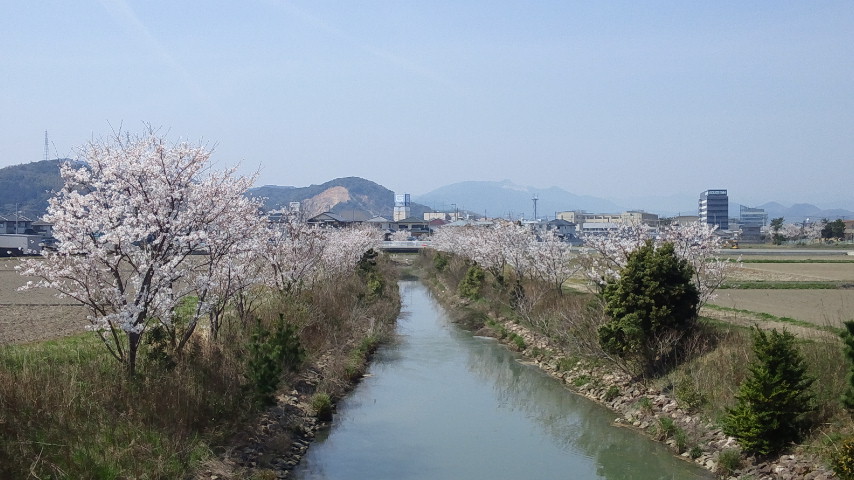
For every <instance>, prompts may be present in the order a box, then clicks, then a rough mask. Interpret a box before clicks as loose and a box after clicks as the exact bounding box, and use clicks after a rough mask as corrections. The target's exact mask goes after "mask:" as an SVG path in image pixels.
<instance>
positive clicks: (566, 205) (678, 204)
mask: <svg viewBox="0 0 854 480" xmlns="http://www.w3.org/2000/svg"><path fill="white" fill-rule="evenodd" d="M65 161H69V159H53V160H41V161H36V162H30V163H24V164H19V165H12V166H9V167H3V168H0V215H7V216H8V215H14V213H15V208H16V206H17V209H18V211H19V212H20V213H21V214H22V215H25V216H28V217H31V218H38V217H41V216H42V215H43V214H44V213H45V211H46V208H47V201H48V199H49V198H50V197H51V196H52V195H53V192H55V191H57V190H59V189H60V188H61V187H62V179H61V178H60V176H59V165H60V164H61V163H62V162H65ZM394 193H395V192H392V191H391V190H389V189H388V188H386V187H384V186H382V185H379V184H377V183H375V182H372V181H370V180H367V179H364V178H361V177H354V176H350V177H339V178H335V179H332V180H329V181H327V182H325V183H322V184H319V185H314V184H313V185H309V186H306V187H297V186H280V185H269V184H268V185H262V186H258V187H253V188H251V189H250V190H249V192H248V194H249V195H251V196H253V197H256V198H262V199H264V208H265V209H266V210H272V209H279V208H283V207H286V206H287V205H288V204H289V203H290V202H293V201H298V202H301V203H302V204H303V213H304V214H305V215H306V216H309V217H310V216H313V215H316V214H318V213H322V212H323V211H331V212H333V213H336V214H338V215H340V216H342V217H344V218H348V219H353V220H365V219H367V218H370V217H373V216H383V217H386V218H389V219H390V218H391V217H392V214H393V205H394ZM397 193H404V192H397ZM534 195H536V196H537V198H538V200H537V216H538V217H539V218H554V214H555V213H556V212H560V211H567V210H585V211H588V212H591V213H619V212H622V211H626V210H645V211H648V212H651V213H658V214H660V215H663V216H671V215H675V214H677V213H683V214H686V213H687V214H690V215H696V212H697V203H696V202H697V201H696V200H694V199H692V198H691V197H690V196H689V195H685V194H670V195H666V196H659V197H653V196H647V197H635V198H633V199H623V200H615V199H609V198H599V197H594V196H591V195H576V194H573V193H571V192H568V191H566V190H564V189H562V188H560V187H555V186H552V187H547V188H536V187H531V186H525V185H518V184H516V183H514V182H512V181H510V180H502V181H498V182H496V181H480V180H472V181H466V182H457V183H452V184H449V185H445V186H442V187H439V188H437V189H434V190H432V191H430V192H427V193H425V194H421V195H413V196H412V198H413V199H414V200H415V201H416V203H413V204H412V205H411V206H410V216H413V217H418V218H423V214H424V212H427V211H436V210H438V211H452V210H454V209H456V210H458V211H461V212H462V211H469V212H473V213H475V214H477V215H481V214H484V213H485V214H486V215H488V216H496V217H507V216H510V217H512V218H514V219H519V218H526V219H530V218H533V217H534V215H533V213H534V212H533V200H532V199H533V197H534ZM698 196H699V195H698ZM627 204H628V205H627ZM427 205H430V206H427ZM626 207H628V208H626ZM667 207H670V208H667ZM738 207H739V204H738V202H735V201H734V200H733V199H732V198H731V200H730V215H731V216H734V217H737V216H738ZM757 208H764V209H765V211H766V213H767V214H768V219H769V220H770V219H772V218H777V217H783V218H784V220H785V222H787V223H799V222H803V221H806V219H807V218H809V221H818V220H821V219H823V218H828V219H831V220H833V219H835V218H846V219H850V218H854V212H852V211H850V210H847V209H844V208H821V207H818V206H816V205H813V204H811V203H804V202H801V203H796V204H792V205H791V206H786V205H784V204H782V203H780V202H778V201H769V202H766V203H764V204H761V205H758V206H757Z"/></svg>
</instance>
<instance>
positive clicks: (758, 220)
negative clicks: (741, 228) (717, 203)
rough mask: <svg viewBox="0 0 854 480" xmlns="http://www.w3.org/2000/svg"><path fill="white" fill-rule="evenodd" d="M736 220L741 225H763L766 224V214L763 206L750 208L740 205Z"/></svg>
mask: <svg viewBox="0 0 854 480" xmlns="http://www.w3.org/2000/svg"><path fill="white" fill-rule="evenodd" d="M738 220H739V221H740V222H741V224H742V225H754V226H760V227H764V226H765V225H767V224H768V214H767V213H765V209H764V208H750V207H745V206H744V205H741V206H740V207H739V211H738Z"/></svg>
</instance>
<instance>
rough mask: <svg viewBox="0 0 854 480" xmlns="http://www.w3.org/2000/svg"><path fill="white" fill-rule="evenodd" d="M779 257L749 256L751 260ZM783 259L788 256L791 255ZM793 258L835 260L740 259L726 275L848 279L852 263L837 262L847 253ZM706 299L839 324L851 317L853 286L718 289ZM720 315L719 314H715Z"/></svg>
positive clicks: (820, 323)
mask: <svg viewBox="0 0 854 480" xmlns="http://www.w3.org/2000/svg"><path fill="white" fill-rule="evenodd" d="M760 258H761V259H767V260H771V259H779V257H750V259H751V260H759V259H760ZM786 259H788V260H792V259H793V258H792V257H787V258H786ZM797 260H798V261H799V262H800V261H803V260H806V261H808V260H835V261H837V262H836V263H744V264H742V265H741V266H740V267H738V268H737V269H735V270H734V271H733V272H732V274H731V275H730V276H729V277H728V280H729V281H755V282H763V281H765V282H849V281H850V282H852V283H854V263H850V262H838V261H839V260H847V257H840V256H835V257H829V258H827V259H826V258H824V257H820V258H817V257H810V258H809V259H806V258H797ZM717 294H718V295H717V298H715V299H713V300H712V301H711V302H709V303H710V304H712V305H717V306H721V307H726V308H733V309H738V310H748V311H750V312H757V313H767V314H770V315H774V316H777V317H788V318H792V319H795V320H801V321H804V322H809V323H811V324H813V325H816V326H819V327H824V326H833V327H841V326H842V322H843V321H846V320H852V319H854V289H851V288H843V289H828V290H814V289H803V290H799V289H785V290H774V289H745V290H739V289H722V290H718V292H717ZM717 317H720V315H717Z"/></svg>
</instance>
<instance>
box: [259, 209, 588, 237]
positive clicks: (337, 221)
mask: <svg viewBox="0 0 854 480" xmlns="http://www.w3.org/2000/svg"><path fill="white" fill-rule="evenodd" d="M282 219H283V217H281V216H276V215H274V216H271V221H273V222H275V221H281V220H282ZM306 223H308V224H309V225H315V226H320V227H331V228H341V227H346V226H350V225H355V224H362V225H371V226H373V227H375V228H377V229H378V230H382V231H383V232H385V234H386V238H387V239H388V238H389V237H391V235H393V234H394V233H395V232H401V231H403V232H407V233H408V234H409V235H408V236H409V237H410V238H412V239H420V238H423V237H426V236H429V235H431V234H433V233H434V232H435V231H436V229H439V228H444V227H449V228H453V227H461V226H466V225H482V226H489V225H491V224H492V222H491V221H489V220H471V219H463V218H458V219H457V220H453V221H449V220H446V219H443V218H436V217H431V218H430V219H429V220H426V219H421V218H417V217H407V218H404V219H401V220H397V221H395V220H389V219H387V218H385V217H381V216H377V217H373V218H370V219H368V220H363V221H360V220H352V219H348V218H345V217H343V216H341V215H337V214H335V213H332V212H323V213H321V214H319V215H316V216H314V217H311V218H309V219H306ZM522 224H523V225H524V226H526V227H528V228H530V229H531V230H533V231H535V232H537V231H543V232H544V231H552V230H554V231H555V232H556V233H557V235H558V236H559V237H560V238H562V239H564V240H565V241H567V242H571V243H580V239H579V238H578V234H577V232H576V224H575V223H573V222H568V221H566V220H563V219H559V218H557V219H554V220H550V221H539V222H533V221H526V222H522Z"/></svg>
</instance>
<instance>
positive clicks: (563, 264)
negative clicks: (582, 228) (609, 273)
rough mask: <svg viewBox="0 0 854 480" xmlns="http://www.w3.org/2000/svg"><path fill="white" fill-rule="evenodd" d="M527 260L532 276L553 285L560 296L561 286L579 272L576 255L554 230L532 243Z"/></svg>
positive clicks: (579, 264)
mask: <svg viewBox="0 0 854 480" xmlns="http://www.w3.org/2000/svg"><path fill="white" fill-rule="evenodd" d="M529 258H530V262H531V272H532V275H533V276H534V277H535V278H539V279H540V280H542V281H544V282H546V283H549V284H551V285H553V286H554V288H555V289H556V290H557V291H558V293H560V294H561V295H563V284H564V283H566V281H567V280H569V279H570V278H571V277H572V276H573V275H575V274H576V273H578V271H579V270H581V263H580V262H579V261H578V260H579V258H578V254H577V253H574V252H573V251H572V245H570V244H569V243H567V242H565V241H563V240H562V239H561V238H560V237H559V236H558V234H557V232H556V231H555V230H549V231H547V232H545V233H543V234H542V235H541V236H540V241H539V242H535V243H533V252H532V254H531V255H530V257H529Z"/></svg>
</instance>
